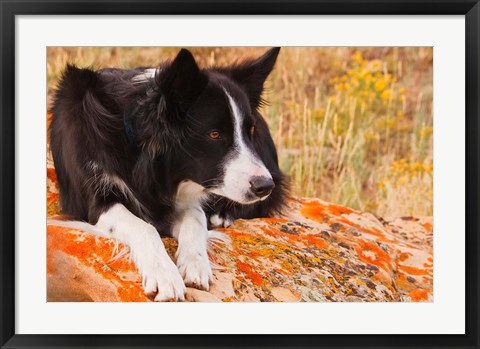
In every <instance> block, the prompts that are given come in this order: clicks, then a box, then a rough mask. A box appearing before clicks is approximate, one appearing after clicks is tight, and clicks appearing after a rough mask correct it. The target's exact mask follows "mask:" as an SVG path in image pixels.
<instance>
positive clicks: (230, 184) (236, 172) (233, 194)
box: [212, 90, 272, 203]
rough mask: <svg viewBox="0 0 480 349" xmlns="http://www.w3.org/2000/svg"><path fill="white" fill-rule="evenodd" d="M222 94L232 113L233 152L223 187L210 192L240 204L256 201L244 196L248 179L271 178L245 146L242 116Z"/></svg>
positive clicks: (232, 101)
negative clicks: (256, 177)
mask: <svg viewBox="0 0 480 349" xmlns="http://www.w3.org/2000/svg"><path fill="white" fill-rule="evenodd" d="M224 92H225V94H226V95H227V98H228V102H229V104H230V110H231V112H232V120H233V129H234V135H233V147H234V150H233V152H232V155H231V156H230V157H229V158H228V160H227V161H226V163H225V165H224V170H225V175H224V178H223V185H222V186H221V187H220V188H218V189H214V190H212V192H213V193H215V194H218V195H221V196H226V197H227V198H229V199H231V200H233V201H237V202H240V203H250V202H254V201H258V199H255V200H250V201H249V200H248V199H246V196H245V194H246V193H247V192H248V190H249V189H250V179H251V178H252V177H255V176H262V177H267V178H272V175H271V174H270V172H269V171H268V170H267V168H266V167H265V165H264V164H263V163H262V161H261V160H260V159H259V158H258V157H257V156H256V155H255V154H253V153H252V151H251V150H250V149H249V148H248V147H247V145H246V144H245V141H244V139H243V134H242V128H243V114H242V112H241V111H240V109H239V108H238V105H237V103H236V102H235V100H234V99H233V98H232V96H230V94H229V93H228V92H227V91H226V90H224Z"/></svg>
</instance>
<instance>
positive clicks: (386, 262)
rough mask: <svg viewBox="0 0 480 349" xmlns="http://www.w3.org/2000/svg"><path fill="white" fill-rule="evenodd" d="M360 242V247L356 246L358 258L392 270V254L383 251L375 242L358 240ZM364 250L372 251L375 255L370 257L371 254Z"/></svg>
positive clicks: (386, 269)
mask: <svg viewBox="0 0 480 349" xmlns="http://www.w3.org/2000/svg"><path fill="white" fill-rule="evenodd" d="M358 243H359V244H360V247H356V248H355V251H357V254H358V258H360V259H361V260H362V261H364V262H366V263H369V264H373V265H376V266H377V267H379V268H382V269H383V270H385V271H390V270H391V264H390V256H389V254H388V253H387V252H385V251H383V250H382V249H381V248H380V247H378V246H377V245H376V244H375V243H373V242H368V241H364V240H358ZM364 251H369V252H371V253H372V254H373V255H374V256H375V257H374V258H372V257H370V256H369V255H367V254H365V253H364Z"/></svg>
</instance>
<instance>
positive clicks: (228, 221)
mask: <svg viewBox="0 0 480 349" xmlns="http://www.w3.org/2000/svg"><path fill="white" fill-rule="evenodd" d="M210 223H212V225H213V226H214V227H224V228H228V227H229V226H231V225H232V223H233V219H232V218H231V217H225V218H222V217H220V216H219V215H218V214H214V215H212V216H210Z"/></svg>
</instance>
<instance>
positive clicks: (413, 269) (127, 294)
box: [47, 159, 433, 302]
mask: <svg viewBox="0 0 480 349" xmlns="http://www.w3.org/2000/svg"><path fill="white" fill-rule="evenodd" d="M47 175H48V186H47V194H48V195H47V206H48V214H49V215H56V214H59V213H60V208H59V204H58V189H57V185H56V178H55V171H54V169H53V166H52V162H51V160H50V159H49V161H48V170H47ZM286 212H287V215H285V216H283V217H281V218H280V217H279V218H264V219H253V220H237V221H235V222H234V224H233V225H232V226H231V227H230V228H227V229H221V231H222V232H223V233H224V234H226V235H227V236H228V237H229V238H230V243H229V244H226V243H223V242H216V243H212V244H210V253H209V254H210V258H211V260H212V263H213V264H214V265H216V269H215V270H214V283H213V284H212V285H211V289H210V291H209V292H205V291H200V290H196V289H192V288H188V292H187V300H189V301H204V302H257V301H269V302H278V301H283V302H298V301H307V302H308V301H314V302H376V301H379V302H391V301H394V302H396V301H433V293H432V292H433V255H432V236H433V226H432V219H431V217H429V218H415V217H403V218H398V219H395V220H393V221H389V222H387V221H385V220H383V219H381V218H377V217H375V216H374V215H372V214H369V213H362V212H358V211H355V210H352V209H350V208H347V207H343V206H339V205H334V204H330V203H327V202H323V201H321V200H318V199H290V200H289V203H288V209H287V210H286ZM47 234H48V238H47V241H48V260H47V272H48V300H49V301H102V302H110V301H125V302H144V301H151V299H150V298H148V297H147V296H146V295H145V294H144V293H143V290H142V286H141V278H140V276H139V275H138V273H137V271H136V268H135V266H134V265H133V263H132V262H131V261H130V260H129V259H128V250H126V249H125V247H123V246H122V245H121V244H117V243H116V242H115V241H114V240H111V239H105V238H99V237H94V236H92V235H89V234H87V233H85V232H80V231H76V230H71V229H68V228H60V227H55V226H49V227H48V230H47ZM163 241H164V243H165V246H166V247H167V250H168V252H169V254H170V255H171V256H172V257H173V256H174V254H175V250H176V247H177V245H176V241H175V240H174V239H171V238H165V239H163ZM125 251H127V253H124V252H125Z"/></svg>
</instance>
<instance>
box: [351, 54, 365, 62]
mask: <svg viewBox="0 0 480 349" xmlns="http://www.w3.org/2000/svg"><path fill="white" fill-rule="evenodd" d="M352 58H353V60H354V61H355V62H358V63H362V62H363V57H362V53H361V52H360V51H357V52H355V54H354V55H353V57H352Z"/></svg>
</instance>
